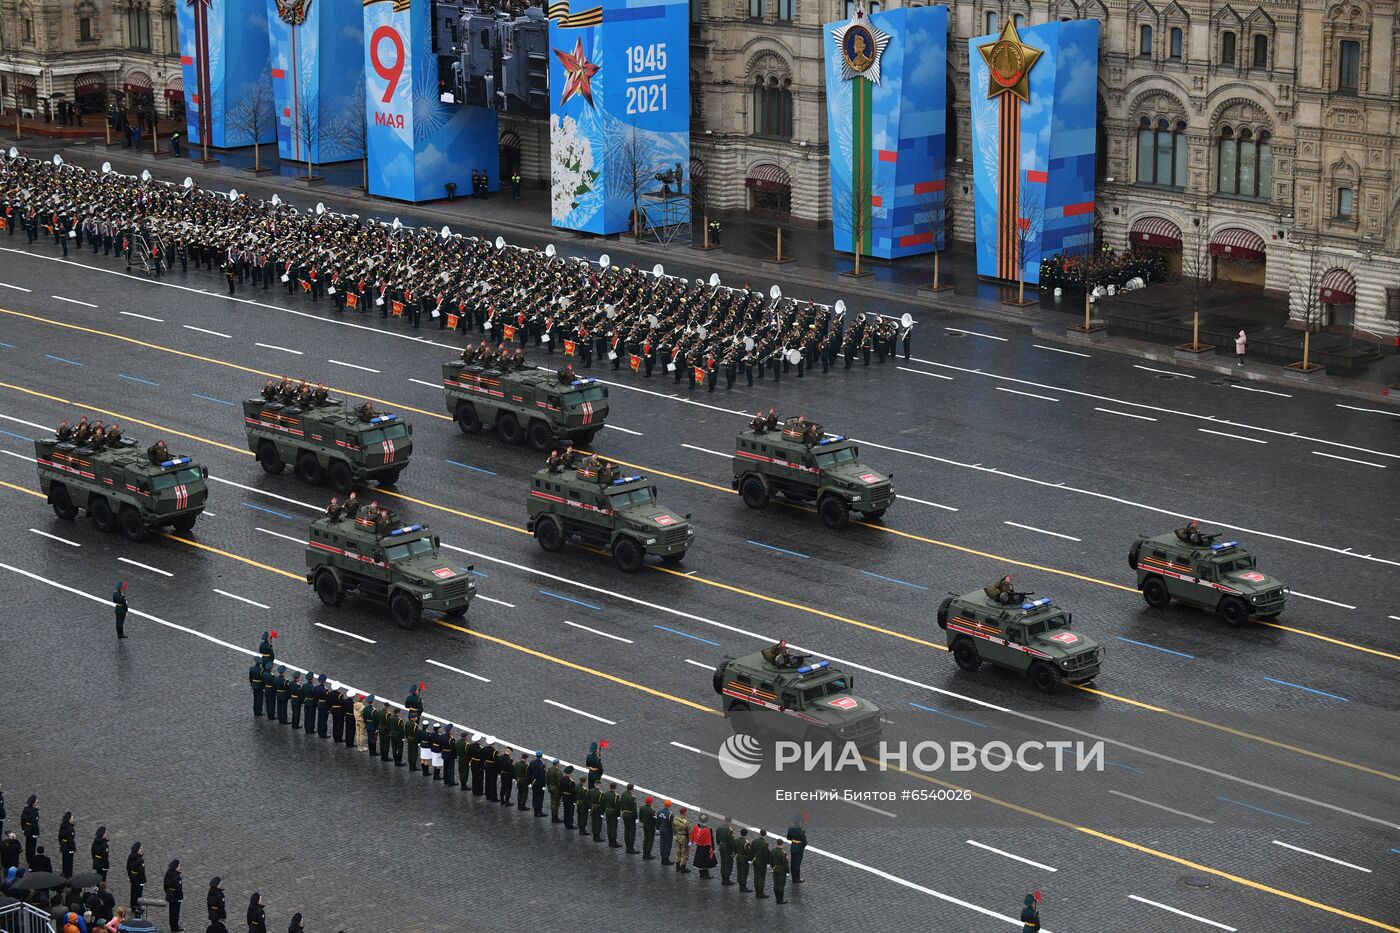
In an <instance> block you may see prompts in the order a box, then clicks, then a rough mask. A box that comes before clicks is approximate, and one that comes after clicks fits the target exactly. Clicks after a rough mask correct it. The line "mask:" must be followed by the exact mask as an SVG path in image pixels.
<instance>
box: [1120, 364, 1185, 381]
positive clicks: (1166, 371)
mask: <svg viewBox="0 0 1400 933" xmlns="http://www.w3.org/2000/svg"><path fill="white" fill-rule="evenodd" d="M1133 369H1145V370H1147V371H1148V372H1149V373H1161V374H1162V375H1164V376H1180V377H1181V378H1183V379H1195V378H1196V377H1195V376H1190V375H1187V374H1186V373H1178V372H1173V371H1172V370H1170V369H1153V368H1152V367H1151V366H1143V365H1142V364H1141V363H1134V364H1133Z"/></svg>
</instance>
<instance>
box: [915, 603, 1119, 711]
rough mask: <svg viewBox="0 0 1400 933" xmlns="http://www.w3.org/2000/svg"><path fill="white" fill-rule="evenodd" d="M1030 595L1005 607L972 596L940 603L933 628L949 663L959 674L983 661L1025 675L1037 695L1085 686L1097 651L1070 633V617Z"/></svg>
mask: <svg viewBox="0 0 1400 933" xmlns="http://www.w3.org/2000/svg"><path fill="white" fill-rule="evenodd" d="M1033 595H1035V594H1033V593H1015V594H1012V597H1013V598H1012V600H1011V601H1010V602H1009V603H1007V602H1001V601H999V600H996V599H993V598H992V597H990V596H988V595H987V593H986V592H985V591H984V590H976V591H974V592H971V593H966V594H964V595H962V596H949V597H948V598H947V599H945V600H943V603H942V604H941V605H940V606H939V607H938V626H939V627H940V628H942V629H944V630H946V633H947V636H948V648H949V649H950V650H951V651H952V652H953V660H955V661H956V662H957V663H958V667H960V668H962V669H963V670H965V671H975V670H977V668H979V667H981V666H982V662H983V661H985V662H987V663H988V664H994V665H996V666H997V667H1004V668H1007V669H1008V670H1013V671H1016V672H1018V673H1022V674H1025V675H1026V676H1027V677H1029V678H1030V681H1031V683H1032V684H1033V685H1034V686H1035V688H1036V689H1037V690H1040V691H1041V692H1043V693H1054V692H1055V691H1056V690H1058V689H1060V685H1061V683H1063V682H1065V681H1068V682H1069V683H1072V684H1087V683H1089V682H1090V681H1091V680H1093V679H1094V678H1095V677H1097V676H1098V673H1099V665H1100V662H1101V661H1102V659H1103V654H1104V651H1103V649H1102V648H1100V647H1099V645H1098V643H1097V642H1095V641H1094V640H1093V639H1092V638H1089V637H1087V636H1085V635H1080V634H1079V633H1077V632H1072V631H1070V622H1071V619H1070V614H1069V613H1068V612H1065V611H1064V610H1063V609H1061V608H1060V607H1058V606H1056V605H1055V604H1054V603H1053V602H1052V601H1051V600H1050V598H1049V597H1042V598H1041V599H1030V598H1029V597H1031V596H1033Z"/></svg>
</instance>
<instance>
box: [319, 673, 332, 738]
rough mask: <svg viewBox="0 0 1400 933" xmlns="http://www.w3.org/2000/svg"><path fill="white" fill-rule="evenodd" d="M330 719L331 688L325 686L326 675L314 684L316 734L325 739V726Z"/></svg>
mask: <svg viewBox="0 0 1400 933" xmlns="http://www.w3.org/2000/svg"><path fill="white" fill-rule="evenodd" d="M330 718H331V688H330V687H327V686H326V675H325V674H322V675H321V678H320V680H318V681H317V682H316V734H317V735H319V736H320V737H321V738H323V739H324V738H326V724H327V723H328V722H329V721H330Z"/></svg>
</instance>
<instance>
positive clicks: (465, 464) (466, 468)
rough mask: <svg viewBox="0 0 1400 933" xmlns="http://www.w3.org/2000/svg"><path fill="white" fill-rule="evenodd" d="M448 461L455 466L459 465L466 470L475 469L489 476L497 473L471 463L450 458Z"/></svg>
mask: <svg viewBox="0 0 1400 933" xmlns="http://www.w3.org/2000/svg"><path fill="white" fill-rule="evenodd" d="M447 462H448V463H450V464H452V465H453V466H459V467H461V468H462V469H464V470H475V471H476V472H478V473H485V474H486V475H487V476H495V475H496V474H495V473H492V472H491V471H490V470H483V469H482V468H481V467H474V466H472V465H471V464H470V463H459V462H457V461H456V460H449V461H447Z"/></svg>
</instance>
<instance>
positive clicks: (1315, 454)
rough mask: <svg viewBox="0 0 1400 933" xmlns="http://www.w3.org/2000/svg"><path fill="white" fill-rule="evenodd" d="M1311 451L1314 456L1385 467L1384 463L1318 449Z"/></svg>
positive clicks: (1380, 468)
mask: <svg viewBox="0 0 1400 933" xmlns="http://www.w3.org/2000/svg"><path fill="white" fill-rule="evenodd" d="M1312 453H1313V456H1314V457H1328V458H1330V459H1332V460H1345V461H1346V462H1347V463H1357V464H1360V465H1361V466H1368V467H1375V468H1376V469H1378V470H1384V469H1385V464H1384V463H1372V462H1371V461H1369V460H1353V459H1352V458H1351V457H1342V456H1339V455H1337V454H1326V453H1323V452H1322V451H1320V450H1314V451H1313V452H1312Z"/></svg>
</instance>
